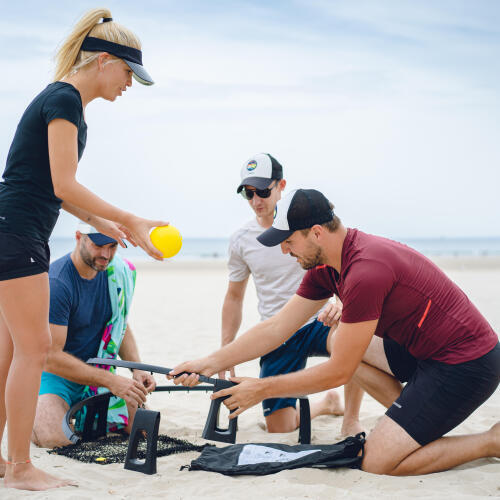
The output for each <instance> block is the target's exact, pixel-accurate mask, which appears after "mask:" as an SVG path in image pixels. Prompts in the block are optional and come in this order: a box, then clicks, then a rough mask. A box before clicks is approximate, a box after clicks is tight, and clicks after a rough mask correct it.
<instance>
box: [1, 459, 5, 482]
mask: <svg viewBox="0 0 500 500" xmlns="http://www.w3.org/2000/svg"><path fill="white" fill-rule="evenodd" d="M5 467H6V465H5V461H4V460H2V459H0V478H2V477H4V476H5Z"/></svg>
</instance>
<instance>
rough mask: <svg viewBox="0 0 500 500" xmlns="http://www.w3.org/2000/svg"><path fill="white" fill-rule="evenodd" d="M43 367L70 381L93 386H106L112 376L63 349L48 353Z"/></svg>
mask: <svg viewBox="0 0 500 500" xmlns="http://www.w3.org/2000/svg"><path fill="white" fill-rule="evenodd" d="M44 369H45V371H47V372H50V373H53V374H54V375H59V377H63V378H65V379H68V380H70V381H71V382H76V383H77V384H82V385H91V386H95V387H108V385H109V381H110V377H113V374H111V373H110V372H109V371H107V370H102V369H100V368H96V367H95V366H91V365H87V363H84V362H83V361H82V360H80V359H78V358H75V357H74V356H72V355H71V354H68V353H67V352H64V351H60V352H58V353H51V354H49V357H48V359H47V362H46V364H45V368H44Z"/></svg>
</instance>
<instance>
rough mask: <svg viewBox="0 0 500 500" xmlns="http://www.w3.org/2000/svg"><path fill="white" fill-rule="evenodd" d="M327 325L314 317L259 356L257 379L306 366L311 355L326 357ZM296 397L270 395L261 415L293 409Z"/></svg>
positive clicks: (328, 329)
mask: <svg viewBox="0 0 500 500" xmlns="http://www.w3.org/2000/svg"><path fill="white" fill-rule="evenodd" d="M329 333H330V327H329V326H325V325H324V324H323V323H321V322H320V321H318V320H314V321H313V322H312V323H309V324H307V325H305V326H303V327H302V328H301V329H300V330H297V331H296V332H295V333H294V334H293V335H292V337H290V338H289V339H288V340H287V341H286V342H285V343H284V344H282V345H280V346H279V347H278V348H277V349H275V350H274V351H271V352H270V353H268V354H266V355H265V356H263V357H262V358H260V378H264V377H272V376H274V375H284V374H286V373H292V372H297V371H299V370H303V369H304V368H305V367H306V362H307V358H309V357H312V356H324V357H329V356H330V355H329V353H328V350H327V348H326V341H327V339H328V334H329ZM296 403H297V399H296V398H272V399H264V401H262V408H263V409H264V416H265V417H268V416H269V415H271V414H272V413H273V412H275V411H276V410H280V409H281V408H287V407H289V406H291V407H293V408H295V405H296Z"/></svg>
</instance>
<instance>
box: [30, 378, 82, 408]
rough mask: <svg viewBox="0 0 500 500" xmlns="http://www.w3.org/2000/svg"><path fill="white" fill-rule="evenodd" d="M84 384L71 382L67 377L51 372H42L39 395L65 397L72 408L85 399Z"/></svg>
mask: <svg viewBox="0 0 500 500" xmlns="http://www.w3.org/2000/svg"><path fill="white" fill-rule="evenodd" d="M84 389H85V386H84V385H81V384H77V383H76V382H71V381H70V380H67V379H65V378H62V377H59V376H58V375H54V374H53V373H49V372H42V380H41V381H40V390H39V391H38V395H39V396H41V395H42V394H55V395H56V396H59V397H60V398H62V399H64V401H66V403H68V405H69V407H70V408H71V407H72V406H73V405H74V404H75V403H78V402H79V401H81V400H82V399H83V390H84Z"/></svg>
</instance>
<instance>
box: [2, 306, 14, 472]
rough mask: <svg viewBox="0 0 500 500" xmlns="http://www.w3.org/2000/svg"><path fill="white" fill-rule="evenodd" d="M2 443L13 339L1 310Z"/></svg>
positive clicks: (3, 467)
mask: <svg viewBox="0 0 500 500" xmlns="http://www.w3.org/2000/svg"><path fill="white" fill-rule="evenodd" d="M0 345H1V346H2V349H0V444H1V443H2V438H3V432H4V430H5V423H6V422H7V412H6V409H5V384H6V382H7V375H8V374H9V368H10V363H11V361H12V351H13V345H12V339H11V338H10V333H9V330H8V328H7V325H6V324H5V321H4V319H3V317H2V313H1V312H0ZM4 475H5V458H4V457H3V456H2V452H1V450H0V477H4Z"/></svg>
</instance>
